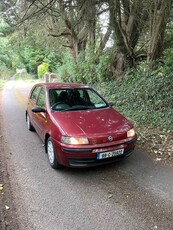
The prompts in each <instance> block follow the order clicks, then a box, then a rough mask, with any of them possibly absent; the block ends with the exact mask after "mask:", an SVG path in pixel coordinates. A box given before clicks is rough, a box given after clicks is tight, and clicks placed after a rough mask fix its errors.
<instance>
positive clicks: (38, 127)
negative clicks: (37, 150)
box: [26, 83, 137, 169]
mask: <svg viewBox="0 0 173 230" xmlns="http://www.w3.org/2000/svg"><path fill="white" fill-rule="evenodd" d="M26 121H27V127H28V129H29V130H30V131H34V130H35V131H36V132H37V133H38V135H39V136H40V138H41V140H42V141H43V142H44V144H45V151H46V153H47V155H48V161H49V163H50V165H51V167H52V168H55V169H56V168H59V167H61V166H62V165H64V166H68V167H90V166H96V165H102V164H107V163H111V162H114V161H117V160H120V159H122V158H125V157H127V156H129V155H130V154H131V153H132V151H133V150H134V147H135V142H136V139H137V137H136V134H135V130H134V127H133V124H132V123H131V122H130V121H129V120H128V119H126V118H125V117H124V116H123V115H122V114H120V113H119V112H118V111H116V110H115V109H114V108H113V107H112V104H111V103H108V102H107V101H106V100H105V99H104V98H103V97H102V96H100V95H99V93H97V92H96V91H95V90H94V89H93V88H91V87H88V86H85V85H82V84H71V83H40V84H36V85H35V86H34V87H33V88H32V89H31V92H30V95H29V99H28V103H27V110H26Z"/></svg>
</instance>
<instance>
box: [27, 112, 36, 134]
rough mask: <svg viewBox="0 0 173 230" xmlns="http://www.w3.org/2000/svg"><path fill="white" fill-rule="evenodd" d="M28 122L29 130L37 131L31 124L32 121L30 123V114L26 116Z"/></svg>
mask: <svg viewBox="0 0 173 230" xmlns="http://www.w3.org/2000/svg"><path fill="white" fill-rule="evenodd" d="M26 122H27V127H28V130H30V131H35V129H34V127H33V125H32V124H31V121H30V118H29V115H28V114H27V115H26Z"/></svg>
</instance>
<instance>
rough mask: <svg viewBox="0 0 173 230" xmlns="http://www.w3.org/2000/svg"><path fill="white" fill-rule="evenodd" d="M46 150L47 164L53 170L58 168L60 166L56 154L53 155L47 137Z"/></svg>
mask: <svg viewBox="0 0 173 230" xmlns="http://www.w3.org/2000/svg"><path fill="white" fill-rule="evenodd" d="M46 148H47V156H48V160H49V164H50V165H51V167H52V168H54V169H57V168H60V167H61V165H60V164H59V163H58V161H57V159H56V154H55V150H54V146H53V142H52V138H51V137H49V138H48V140H47V142H46Z"/></svg>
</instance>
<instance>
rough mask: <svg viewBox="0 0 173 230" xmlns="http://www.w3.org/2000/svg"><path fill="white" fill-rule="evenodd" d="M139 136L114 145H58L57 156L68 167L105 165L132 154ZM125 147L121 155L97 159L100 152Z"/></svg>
mask: <svg viewBox="0 0 173 230" xmlns="http://www.w3.org/2000/svg"><path fill="white" fill-rule="evenodd" d="M136 140H137V138H134V139H132V140H130V141H127V142H125V143H121V144H117V145H112V146H106V147H105V146H102V147H101V146H100V147H99V146H95V148H93V146H92V148H90V147H91V146H88V147H89V148H72V147H68V146H58V145H57V148H58V149H56V153H57V158H58V160H59V163H60V164H62V165H65V166H67V167H75V168H77V167H78V168H82V167H93V166H97V165H103V164H108V163H112V162H115V161H118V160H121V159H123V158H125V157H128V156H130V155H131V153H132V151H133V150H134V148H135V142H136ZM122 148H123V149H124V153H123V154H122V155H119V156H115V157H110V158H105V159H97V154H98V153H104V152H107V151H114V150H118V149H122Z"/></svg>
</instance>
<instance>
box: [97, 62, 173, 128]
mask: <svg viewBox="0 0 173 230" xmlns="http://www.w3.org/2000/svg"><path fill="white" fill-rule="evenodd" d="M172 79H173V74H169V75H164V74H163V73H162V72H160V70H158V71H157V72H156V71H155V72H150V73H149V72H148V71H147V73H146V72H145V71H144V69H143V71H142V68H141V66H140V67H139V68H137V69H135V70H134V71H131V72H129V73H128V74H127V75H126V76H125V77H124V79H121V80H116V81H113V82H112V81H111V82H108V81H107V82H105V83H101V84H100V85H99V86H97V87H98V88H99V89H100V93H101V94H102V95H104V96H105V97H106V98H107V100H108V101H111V102H114V104H115V107H116V109H117V110H119V111H120V112H121V113H123V114H124V115H125V116H127V117H129V118H131V119H132V120H133V121H134V122H136V123H137V124H139V125H140V124H143V125H145V126H146V125H147V126H152V127H159V128H160V129H167V130H170V129H172V128H173V107H172V102H173V81H172Z"/></svg>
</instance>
